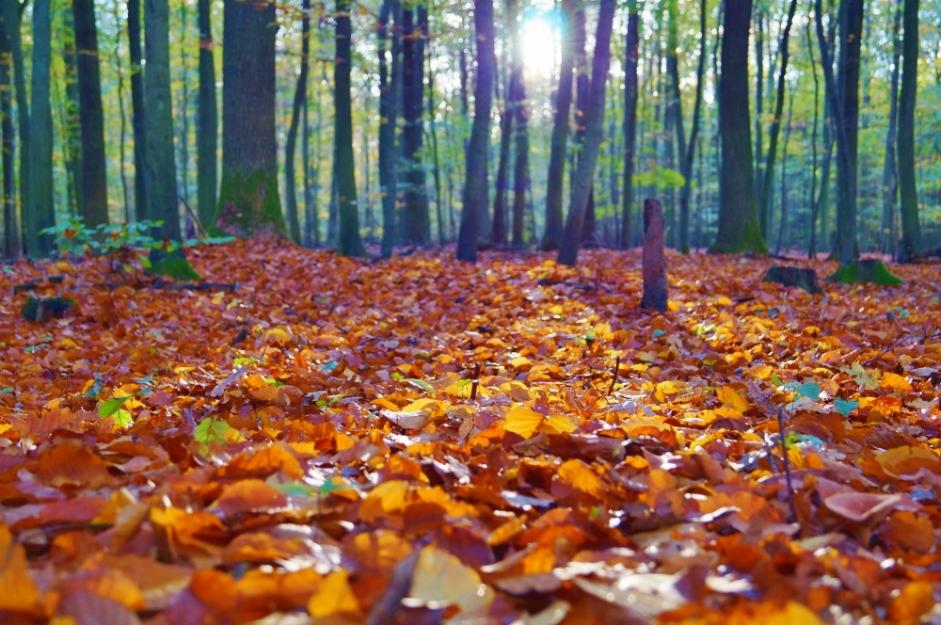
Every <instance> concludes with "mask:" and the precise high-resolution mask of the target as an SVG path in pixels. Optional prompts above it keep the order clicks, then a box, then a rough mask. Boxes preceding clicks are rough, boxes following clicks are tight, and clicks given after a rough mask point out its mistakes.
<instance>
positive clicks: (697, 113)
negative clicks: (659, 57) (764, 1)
mask: <svg viewBox="0 0 941 625" xmlns="http://www.w3.org/2000/svg"><path fill="white" fill-rule="evenodd" d="M677 13H678V11H677V6H676V0H671V2H670V27H669V30H670V34H669V43H668V56H667V68H668V71H669V72H670V81H671V83H672V85H673V102H674V106H673V113H674V121H673V126H674V130H675V131H676V145H677V149H678V150H679V153H680V173H682V174H683V187H682V188H681V190H680V220H679V230H680V231H679V240H678V243H679V248H680V250H681V251H682V252H683V253H686V252H689V201H690V196H691V195H692V190H693V162H694V159H695V157H696V143H697V138H698V136H699V124H700V117H701V112H702V91H703V76H704V74H705V70H706V40H707V37H706V32H707V31H706V0H700V2H699V62H698V64H697V65H696V95H695V99H694V103H693V119H692V130H691V131H690V135H689V141H688V142H687V140H686V133H685V132H684V122H683V108H682V91H681V90H680V74H679V63H678V60H677V53H676V49H677V33H676V30H677V25H676V21H677Z"/></svg>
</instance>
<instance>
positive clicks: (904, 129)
mask: <svg viewBox="0 0 941 625" xmlns="http://www.w3.org/2000/svg"><path fill="white" fill-rule="evenodd" d="M904 1H905V9H904V17H903V25H904V34H903V40H902V87H901V91H900V92H899V137H898V157H899V199H900V202H899V207H900V209H901V217H902V245H901V248H900V250H899V258H900V259H901V260H903V261H911V260H913V259H914V258H915V257H916V256H917V255H918V251H919V249H918V248H919V239H920V238H921V228H920V226H919V223H918V190H917V188H916V186H915V97H916V95H917V92H918V0H904Z"/></svg>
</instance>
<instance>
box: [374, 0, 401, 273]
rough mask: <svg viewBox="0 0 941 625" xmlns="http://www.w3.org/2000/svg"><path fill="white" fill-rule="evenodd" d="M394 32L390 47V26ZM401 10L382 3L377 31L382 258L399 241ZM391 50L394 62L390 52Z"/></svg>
mask: <svg viewBox="0 0 941 625" xmlns="http://www.w3.org/2000/svg"><path fill="white" fill-rule="evenodd" d="M390 22H392V24H393V26H392V28H391V46H390V45H389V43H390V42H389V40H390V32H389V31H390V28H389V23H390ZM401 28H402V6H401V4H400V3H399V0H383V3H382V7H381V8H380V11H379V25H378V30H377V31H376V34H377V37H378V39H379V42H378V44H379V45H378V50H379V187H380V189H381V192H382V256H383V257H384V258H388V257H389V256H391V255H392V248H393V247H394V246H395V244H396V242H397V241H398V235H397V231H396V229H397V224H396V221H397V216H396V198H397V196H398V185H399V182H398V156H397V153H396V141H395V127H396V119H397V117H398V109H399V102H400V100H401V89H402V87H401V80H399V74H400V61H399V57H400V51H401V33H400V30H401ZM389 47H391V62H390V59H388V58H387V57H388V56H389V53H387V50H388V49H389Z"/></svg>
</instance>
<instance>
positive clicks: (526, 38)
mask: <svg viewBox="0 0 941 625" xmlns="http://www.w3.org/2000/svg"><path fill="white" fill-rule="evenodd" d="M558 42H559V32H558V28H557V27H556V25H555V24H553V23H552V22H551V21H550V20H549V19H548V18H546V17H544V16H534V17H529V18H526V19H525V20H523V23H522V28H521V31H520V45H521V46H522V48H523V65H524V66H525V70H526V75H527V77H528V78H529V79H542V80H548V79H550V78H552V74H553V72H554V70H555V64H556V52H557V50H558V45H559V43H558Z"/></svg>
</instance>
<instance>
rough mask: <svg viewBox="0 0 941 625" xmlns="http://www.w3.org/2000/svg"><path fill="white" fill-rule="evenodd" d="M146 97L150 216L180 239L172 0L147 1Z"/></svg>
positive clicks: (163, 232) (168, 234) (172, 237)
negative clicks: (172, 81) (172, 91)
mask: <svg viewBox="0 0 941 625" xmlns="http://www.w3.org/2000/svg"><path fill="white" fill-rule="evenodd" d="M144 1H145V14H144V28H145V38H144V45H145V52H146V54H147V57H146V58H147V63H146V65H145V66H144V67H145V68H144V95H145V96H146V98H147V117H146V123H147V136H148V138H149V141H148V142H147V214H148V215H149V216H150V217H151V218H152V219H160V220H162V221H163V226H161V229H160V236H161V238H163V239H165V240H174V241H179V240H180V209H179V199H178V197H177V188H176V162H175V160H174V158H173V104H172V99H171V95H170V10H169V6H168V0H144Z"/></svg>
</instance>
